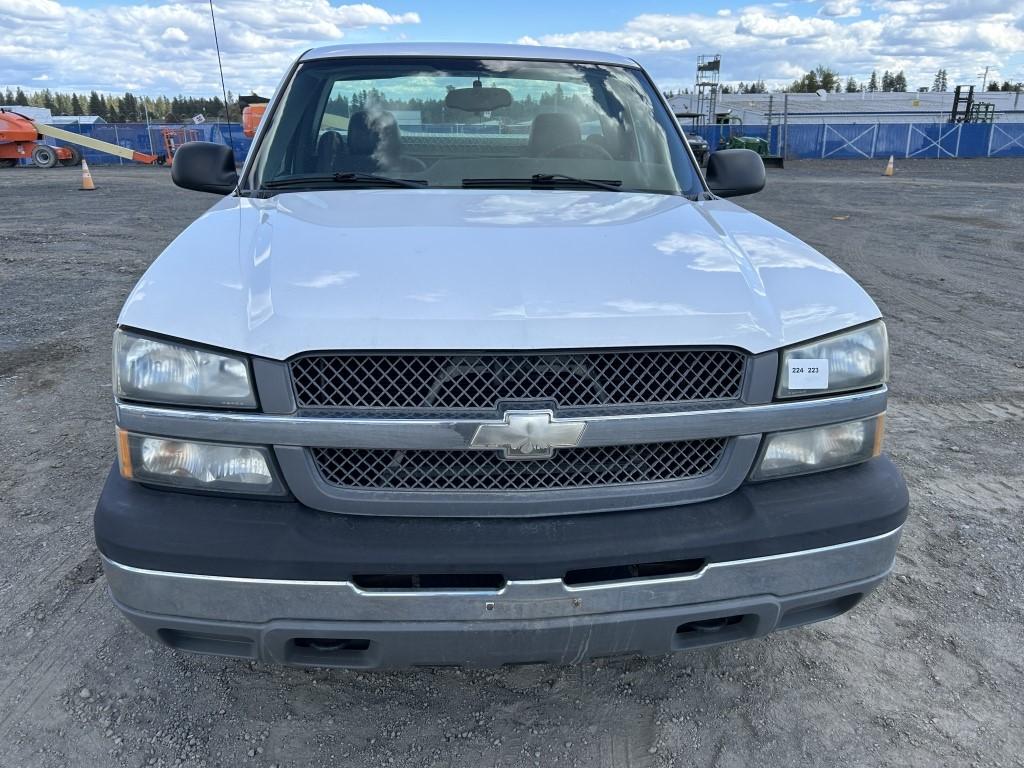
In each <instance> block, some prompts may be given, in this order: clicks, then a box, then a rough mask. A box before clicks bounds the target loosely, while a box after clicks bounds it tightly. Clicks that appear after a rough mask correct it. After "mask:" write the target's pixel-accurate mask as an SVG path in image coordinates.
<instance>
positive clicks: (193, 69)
mask: <svg viewBox="0 0 1024 768" xmlns="http://www.w3.org/2000/svg"><path fill="white" fill-rule="evenodd" d="M214 8H215V11H216V17H217V29H218V32H219V36H220V43H221V50H222V54H223V63H224V76H225V80H226V82H227V87H228V89H229V90H231V91H232V92H234V93H236V94H237V93H250V92H256V93H259V94H261V95H270V93H272V92H273V90H274V88H275V87H276V85H277V83H278V82H279V80H280V78H281V76H282V75H283V74H284V72H285V70H286V69H287V67H288V65H289V64H290V62H291V61H292V60H293V59H294V57H295V56H296V55H297V54H298V53H300V52H302V51H303V50H305V49H307V48H309V47H312V46H315V45H322V44H325V43H331V42H347V43H366V42H394V41H474V42H500V43H524V44H543V45H554V46H570V47H578V48H593V49H598V50H604V51H616V52H619V53H624V54H626V55H628V56H630V57H632V58H635V59H636V60H637V61H639V62H640V63H641V64H643V65H644V66H645V67H646V68H647V70H648V71H649V72H650V73H651V75H652V76H653V77H654V79H655V81H656V82H657V84H658V86H659V87H660V88H662V89H663V90H676V89H679V88H685V87H688V86H692V83H693V77H694V70H695V67H696V60H697V57H698V56H699V55H701V54H713V53H719V54H721V55H722V78H723V81H724V82H730V83H735V82H739V81H745V82H749V81H751V80H758V79H763V80H765V81H766V82H767V83H768V84H769V85H770V86H781V85H785V84H788V83H790V82H792V80H794V79H796V78H797V77H799V76H800V75H802V74H803V73H804V72H806V71H807V70H808V69H810V68H813V67H814V66H816V65H818V64H824V65H827V66H830V67H832V68H833V69H834V70H836V71H838V72H839V73H840V75H842V76H843V77H847V76H851V75H852V76H854V77H855V78H857V79H858V80H864V79H866V78H867V77H868V76H869V75H870V73H871V71H872V70H873V69H877V70H878V71H879V73H880V74H881V72H882V71H883V70H885V69H890V70H893V71H894V72H895V71H897V70H905V71H906V73H907V77H908V80H909V83H910V86H911V88H916V87H917V86H925V85H931V83H932V80H933V78H934V75H935V72H936V71H937V70H938V69H939V68H945V69H946V70H947V71H948V73H949V82H950V85H954V84H957V83H964V84H978V85H980V77H979V73H981V72H982V71H983V70H984V69H985V67H986V66H987V67H990V74H989V77H990V78H991V77H996V78H998V79H999V80H1000V81H1001V80H1003V79H1009V80H1012V81H1024V0H789V1H788V2H770V3H764V4H750V3H749V2H734V1H731V0H706V2H699V3H694V2H661V1H659V0H632V2H606V1H601V0H590V1H589V2H580V1H579V0H514V2H495V1H494V0H491V1H490V2H481V1H480V0H476V1H475V2H470V1H469V0H445V1H444V2H442V1H441V0H376V1H375V2H373V3H356V4H346V3H340V2H330V0H215V1H214ZM8 87H10V88H12V89H13V88H15V87H21V88H24V89H27V90H40V89H43V88H50V89H52V90H64V91H68V90H74V91H78V92H88V91H91V90H97V91H100V92H104V93H115V94H116V93H124V92H125V91H129V90H130V91H132V92H135V93H146V94H150V95H158V94H166V95H175V94H187V95H194V96H212V95H218V94H219V93H220V81H219V78H218V70H217V60H216V55H215V53H214V45H213V32H212V28H211V23H210V7H209V2H208V0H144V1H140V0H77V2H70V1H67V2H66V1H65V0H0V89H4V88H8Z"/></svg>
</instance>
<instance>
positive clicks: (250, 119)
mask: <svg viewBox="0 0 1024 768" xmlns="http://www.w3.org/2000/svg"><path fill="white" fill-rule="evenodd" d="M266 111H267V105H266V104H250V105H249V106H248V107H246V108H245V109H243V110H242V133H244V134H245V135H246V136H247V137H248V138H250V139H251V138H252V137H253V136H255V135H256V128H258V127H259V124H260V120H262V119H263V113H264V112H266Z"/></svg>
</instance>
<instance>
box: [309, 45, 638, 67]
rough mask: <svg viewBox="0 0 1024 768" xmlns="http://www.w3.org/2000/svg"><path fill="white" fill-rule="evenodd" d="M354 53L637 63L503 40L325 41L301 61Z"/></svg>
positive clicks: (577, 50)
mask: <svg viewBox="0 0 1024 768" xmlns="http://www.w3.org/2000/svg"><path fill="white" fill-rule="evenodd" d="M352 56H455V57H459V56H465V57H467V58H479V59H526V60H538V61H578V62H585V63H588V64H614V65H617V66H625V67H635V66H638V64H637V62H636V61H635V60H633V59H630V58H628V57H626V56H619V55H617V54H614V53H602V52H600V51H589V50H582V49H578V48H555V47H551V46H541V45H506V44H502V43H361V44H356V45H325V46H322V47H319V48H312V49H310V50H308V51H306V52H305V53H304V54H302V56H301V58H300V60H301V61H311V60H314V59H331V58H339V57H352Z"/></svg>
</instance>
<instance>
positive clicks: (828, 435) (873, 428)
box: [751, 414, 885, 480]
mask: <svg viewBox="0 0 1024 768" xmlns="http://www.w3.org/2000/svg"><path fill="white" fill-rule="evenodd" d="M884 432H885V414H882V415H881V416H875V417H874V418H871V419H864V420H863V421H849V422H846V423H844V424H831V425H829V426H827V427H814V428H813V429H801V430H797V431H794V432H779V433H776V434H774V435H768V436H767V437H766V438H765V444H764V448H763V449H762V451H761V459H760V461H758V463H757V465H756V466H755V469H754V472H753V474H752V475H751V479H753V480H769V479H771V478H775V477H783V476H788V475H805V474H807V473H809V472H821V471H822V470H826V469H836V468H838V467H847V466H850V465H851V464H859V463H861V462H862V461H867V460H868V459H871V458H874V457H875V456H877V455H878V454H879V453H881V451H882V437H883V434H884Z"/></svg>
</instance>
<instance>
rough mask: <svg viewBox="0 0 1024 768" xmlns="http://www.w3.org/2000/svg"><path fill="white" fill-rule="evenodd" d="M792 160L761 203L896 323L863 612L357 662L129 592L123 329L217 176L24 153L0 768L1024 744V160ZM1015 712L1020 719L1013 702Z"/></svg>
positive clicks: (837, 754) (976, 756) (848, 758)
mask: <svg viewBox="0 0 1024 768" xmlns="http://www.w3.org/2000/svg"><path fill="white" fill-rule="evenodd" d="M881 170H882V163H881V162H873V163H867V162H864V163H861V162H853V161H840V162H834V163H827V162H810V163H803V164H800V163H794V164H792V165H791V167H790V168H788V169H786V170H785V171H773V172H772V173H771V175H770V179H769V188H768V190H767V191H766V192H764V193H763V194H761V195H758V196H755V197H753V198H750V199H749V201H743V204H744V205H747V206H749V207H750V208H751V209H753V210H755V211H756V212H758V213H760V214H763V215H765V216H767V217H768V218H769V219H771V220H773V221H775V222H777V223H778V224H780V225H782V226H784V227H786V228H788V229H790V230H791V231H793V232H795V233H796V234H797V235H798V236H800V237H802V238H804V239H805V240H807V241H808V242H810V243H811V244H812V245H814V246H816V247H817V248H819V249H820V250H822V251H823V252H825V253H826V254H828V255H829V256H831V257H832V258H833V259H835V260H836V261H837V262H838V263H839V264H840V265H841V266H843V267H844V268H846V269H847V270H848V271H849V272H851V273H852V274H853V276H854V277H856V278H857V279H858V280H860V282H861V283H862V284H864V285H865V286H866V287H867V289H868V290H869V291H870V292H871V293H872V294H873V295H874V296H875V298H876V300H877V301H878V303H879V305H880V306H881V307H882V310H883V311H884V312H885V314H886V315H887V317H888V318H889V329H890V334H891V336H892V340H893V349H894V358H893V367H894V372H893V377H892V389H893V400H892V405H891V409H890V422H889V429H890V431H889V443H888V445H889V450H890V451H891V453H892V455H893V456H894V457H895V459H896V460H897V461H898V462H899V464H900V465H901V467H902V468H903V470H904V472H905V473H906V476H907V479H908V481H909V483H910V485H911V492H912V496H913V505H912V517H911V519H910V521H909V522H908V524H907V528H906V532H905V535H904V539H903V544H902V548H901V551H900V554H899V558H898V562H897V564H896V574H895V577H894V578H893V579H891V580H890V582H889V583H888V584H887V586H885V587H884V588H883V589H882V590H880V591H879V592H878V593H876V594H875V595H874V596H873V597H871V598H870V599H869V600H867V601H866V602H865V603H864V604H863V605H862V606H861V607H859V608H858V609H857V610H856V611H854V612H853V613H852V614H849V615H847V616H845V617H843V618H841V619H838V620H835V621H832V622H829V623H826V624H820V625H816V626H812V627H809V628H805V629H799V630H793V631H790V632H787V633H782V634H778V635H774V636H772V637H769V638H766V639H764V640H759V641H754V642H749V643H746V644H742V645H738V646H733V647H727V648H724V649H716V650H705V651H697V652H690V653H687V654H684V655H678V656H674V657H667V658H652V659H640V658H635V659H626V660H616V661H604V662H595V663H588V664H584V665H582V666H578V667H573V668H565V669H560V668H552V667H537V666H531V667H516V668H507V669H502V670H495V671H460V670H455V669H450V668H441V669H436V670H418V671H414V672H408V673H388V674H360V673H355V672H345V671H303V670H296V669H282V668H276V667H270V666H265V665H261V664H250V663H245V662H238V661H226V660H218V659H209V658H201V657H190V656H183V655H179V654H177V653H174V652H171V651H169V650H166V649H164V648H161V647H157V646H155V645H153V644H151V643H150V642H149V641H148V640H146V639H145V638H144V637H143V636H142V635H140V634H138V633H137V632H135V631H134V630H131V629H130V628H129V627H128V625H127V624H126V623H125V621H123V620H122V619H121V617H120V616H119V615H118V614H117V613H116V612H115V610H114V609H113V607H112V606H111V605H110V603H109V602H108V600H107V598H106V595H105V587H104V580H103V577H102V575H101V573H100V570H99V561H98V558H97V554H96V551H95V548H94V545H93V541H92V523H91V516H92V508H93V505H94V503H95V500H96V497H97V495H98V492H99V489H100V485H101V483H102V480H103V477H104V474H105V472H106V471H107V468H108V467H109V465H110V462H111V461H112V459H113V439H112V426H111V416H112V408H111V403H110V383H109V382H110V374H109V360H110V336H111V331H112V329H113V326H114V321H115V318H116V316H117V312H118V309H119V308H120V305H121V303H122V301H123V300H124V298H125V295H126V294H127V292H128V290H129V289H130V287H131V286H132V284H133V283H134V282H135V280H136V279H137V278H138V276H139V275H140V274H141V273H142V271H143V270H144V269H145V268H146V266H147V265H148V264H149V262H150V261H151V260H152V259H153V258H154V257H155V256H156V255H157V254H158V253H159V251H160V250H161V248H162V247H163V246H164V245H166V244H167V243H168V242H169V241H170V240H171V238H173V237H174V236H175V235H176V234H177V233H178V232H179V231H180V230H181V229H182V228H183V227H184V226H185V225H186V224H187V223H188V222H189V221H190V220H191V219H192V218H193V217H194V216H196V215H197V214H198V213H200V212H201V211H202V210H203V209H204V208H205V207H206V206H208V205H209V204H210V203H211V202H212V198H211V197H209V196H207V195H203V194H199V193H187V192H183V191H180V190H177V189H175V188H173V187H172V186H171V183H170V180H169V178H168V173H167V171H166V170H165V169H156V168H153V169H150V168H129V167H97V168H95V169H94V177H95V178H96V181H97V184H98V185H99V190H98V191H96V192H92V193H86V192H78V191H76V190H77V186H78V178H77V175H76V172H75V170H74V169H63V170H62V169H54V170H50V171H40V170H33V169H16V170H10V171H0V200H2V201H3V209H4V225H3V233H2V234H0V437H2V440H0V531H2V535H0V648H2V649H3V653H0V765H2V766H4V768H6V767H7V766H62V767H63V766H69V765H75V766H79V765H81V766H140V765H164V766H167V765H176V764H184V765H190V766H192V765H195V766H204V765H205V766H229V765H230V766H238V765H245V766H248V765H252V766H264V767H265V766H269V765H279V766H310V765H345V766H380V765H396V766H406V765H408V766H466V767H469V766H472V767H473V768H477V767H478V766H530V765H537V766H545V767H549V766H564V765H569V766H585V767H587V768H590V767H591V766H615V768H618V767H619V766H634V767H638V766H668V765H673V766H676V765H679V766H681V765H719V766H749V765H766V766H782V765H808V764H822V765H833V766H834V765H843V766H846V765H863V766H883V765H900V766H903V765H913V766H935V765H958V766H959V765H964V766H967V765H979V766H996V765H1002V766H1013V765H1018V766H1019V765H1024V757H1022V756H1024V728H1022V716H1021V712H1022V711H1024V705H1022V701H1024V699H1022V693H1021V691H1022V689H1024V630H1022V627H1024V606H1022V598H1021V593H1022V587H1024V579H1022V578H1021V571H1022V564H1021V562H1022V559H1021V547H1022V545H1024V535H1022V532H1024V515H1022V513H1024V502H1022V490H1024V461H1022V459H1021V455H1022V452H1024V298H1022V288H1024V181H1022V179H1024V161H1020V160H995V161H985V160H960V161H949V162H945V161H922V162H917V163H909V162H900V163H898V165H897V173H898V175H897V176H896V178H894V179H883V178H882V177H881V176H880V173H881ZM1014 712H1016V714H1014Z"/></svg>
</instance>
